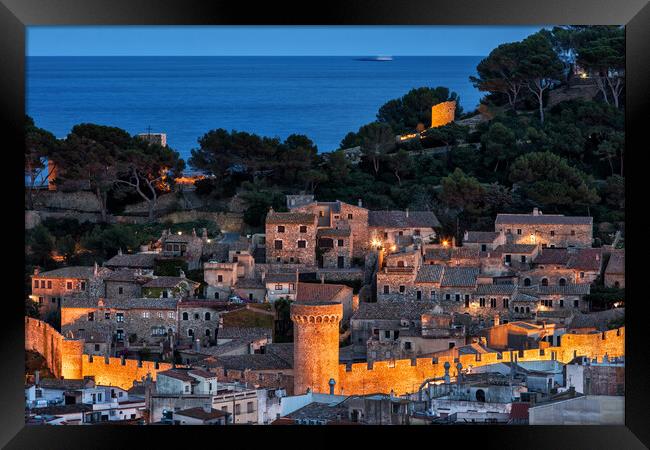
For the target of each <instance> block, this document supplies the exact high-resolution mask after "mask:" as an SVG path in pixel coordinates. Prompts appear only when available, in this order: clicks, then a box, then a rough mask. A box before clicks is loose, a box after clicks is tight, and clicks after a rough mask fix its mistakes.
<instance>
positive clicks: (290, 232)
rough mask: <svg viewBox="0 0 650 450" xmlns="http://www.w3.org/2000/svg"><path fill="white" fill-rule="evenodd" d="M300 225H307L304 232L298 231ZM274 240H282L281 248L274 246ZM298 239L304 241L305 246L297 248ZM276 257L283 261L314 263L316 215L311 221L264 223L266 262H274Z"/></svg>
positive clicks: (311, 264) (312, 264) (313, 264)
mask: <svg viewBox="0 0 650 450" xmlns="http://www.w3.org/2000/svg"><path fill="white" fill-rule="evenodd" d="M301 226H306V227H307V231H306V232H305V233H301V232H300V227H301ZM278 227H284V232H278ZM276 240H280V241H282V249H276V248H275V241H276ZM298 241H305V248H299V247H298ZM278 257H279V258H280V261H281V262H285V263H291V262H297V263H300V264H306V265H308V266H315V265H316V217H314V221H313V223H285V224H277V223H267V224H266V262H267V263H275V262H276V261H277V258H278ZM292 259H293V260H292Z"/></svg>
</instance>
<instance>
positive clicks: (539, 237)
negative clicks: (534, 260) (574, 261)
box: [494, 208, 593, 248]
mask: <svg viewBox="0 0 650 450" xmlns="http://www.w3.org/2000/svg"><path fill="white" fill-rule="evenodd" d="M494 231H496V232H503V233H505V235H506V242H507V243H512V244H535V245H541V246H542V247H551V248H552V247H591V244H592V241H593V217H579V216H564V215H561V214H542V212H541V211H539V210H538V209H537V208H534V209H533V212H532V213H531V214H497V218H496V220H495V221H494Z"/></svg>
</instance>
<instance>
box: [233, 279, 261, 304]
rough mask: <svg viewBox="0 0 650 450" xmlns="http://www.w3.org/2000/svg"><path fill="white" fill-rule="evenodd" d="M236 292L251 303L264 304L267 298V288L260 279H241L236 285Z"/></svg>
mask: <svg viewBox="0 0 650 450" xmlns="http://www.w3.org/2000/svg"><path fill="white" fill-rule="evenodd" d="M234 292H235V295H237V296H238V297H239V298H242V299H244V300H247V301H249V302H255V303H262V302H264V298H265V297H266V286H265V285H264V283H262V280H261V279H258V278H240V279H238V280H237V284H235V287H234Z"/></svg>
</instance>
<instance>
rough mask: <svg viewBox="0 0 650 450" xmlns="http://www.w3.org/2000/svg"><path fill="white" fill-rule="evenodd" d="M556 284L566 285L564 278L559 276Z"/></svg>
mask: <svg viewBox="0 0 650 450" xmlns="http://www.w3.org/2000/svg"><path fill="white" fill-rule="evenodd" d="M557 284H558V285H560V286H566V280H565V279H564V278H560V280H559V281H558V283H557Z"/></svg>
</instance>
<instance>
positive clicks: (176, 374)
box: [157, 369, 195, 381]
mask: <svg viewBox="0 0 650 450" xmlns="http://www.w3.org/2000/svg"><path fill="white" fill-rule="evenodd" d="M161 375H163V376H166V377H169V378H174V379H176V380H181V381H195V378H194V377H192V376H191V375H190V374H189V371H187V370H180V369H167V370H163V371H162V372H158V374H157V376H161Z"/></svg>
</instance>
